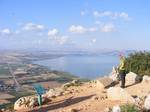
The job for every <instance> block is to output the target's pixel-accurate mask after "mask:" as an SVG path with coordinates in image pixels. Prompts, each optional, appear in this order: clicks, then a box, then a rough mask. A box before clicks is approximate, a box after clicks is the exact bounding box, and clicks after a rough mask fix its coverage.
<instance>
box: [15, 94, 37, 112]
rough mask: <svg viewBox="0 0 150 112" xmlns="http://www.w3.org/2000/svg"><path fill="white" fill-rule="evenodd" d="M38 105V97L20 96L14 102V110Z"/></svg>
mask: <svg viewBox="0 0 150 112" xmlns="http://www.w3.org/2000/svg"><path fill="white" fill-rule="evenodd" d="M36 105H38V100H37V97H35V96H27V97H21V98H19V99H18V100H17V101H16V102H15V104H14V110H24V109H30V108H33V107H34V106H36Z"/></svg>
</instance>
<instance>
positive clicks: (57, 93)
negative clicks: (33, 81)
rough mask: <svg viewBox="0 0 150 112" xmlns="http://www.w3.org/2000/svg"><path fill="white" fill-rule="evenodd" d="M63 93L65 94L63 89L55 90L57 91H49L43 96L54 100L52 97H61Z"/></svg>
mask: <svg viewBox="0 0 150 112" xmlns="http://www.w3.org/2000/svg"><path fill="white" fill-rule="evenodd" d="M62 93H63V90H62V89H58V88H55V89H50V90H49V91H47V92H46V93H45V94H43V95H42V96H43V97H46V98H52V97H57V96H61V95H62Z"/></svg>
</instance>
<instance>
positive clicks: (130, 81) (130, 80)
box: [126, 72, 137, 85]
mask: <svg viewBox="0 0 150 112" xmlns="http://www.w3.org/2000/svg"><path fill="white" fill-rule="evenodd" d="M136 77H137V74H135V73H133V72H129V73H128V74H126V84H128V85H131V84H134V83H136Z"/></svg>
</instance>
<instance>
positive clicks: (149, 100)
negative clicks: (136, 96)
mask: <svg viewBox="0 0 150 112" xmlns="http://www.w3.org/2000/svg"><path fill="white" fill-rule="evenodd" d="M144 107H145V109H146V110H150V94H149V95H148V96H147V98H146V99H145V102H144Z"/></svg>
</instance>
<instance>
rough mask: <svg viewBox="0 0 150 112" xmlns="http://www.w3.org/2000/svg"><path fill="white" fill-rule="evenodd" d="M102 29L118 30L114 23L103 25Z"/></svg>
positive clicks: (106, 30)
mask: <svg viewBox="0 0 150 112" xmlns="http://www.w3.org/2000/svg"><path fill="white" fill-rule="evenodd" d="M101 31H102V32H106V33H107V32H114V31H116V28H115V26H114V24H111V23H110V24H105V25H103V26H102V27H101Z"/></svg>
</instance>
